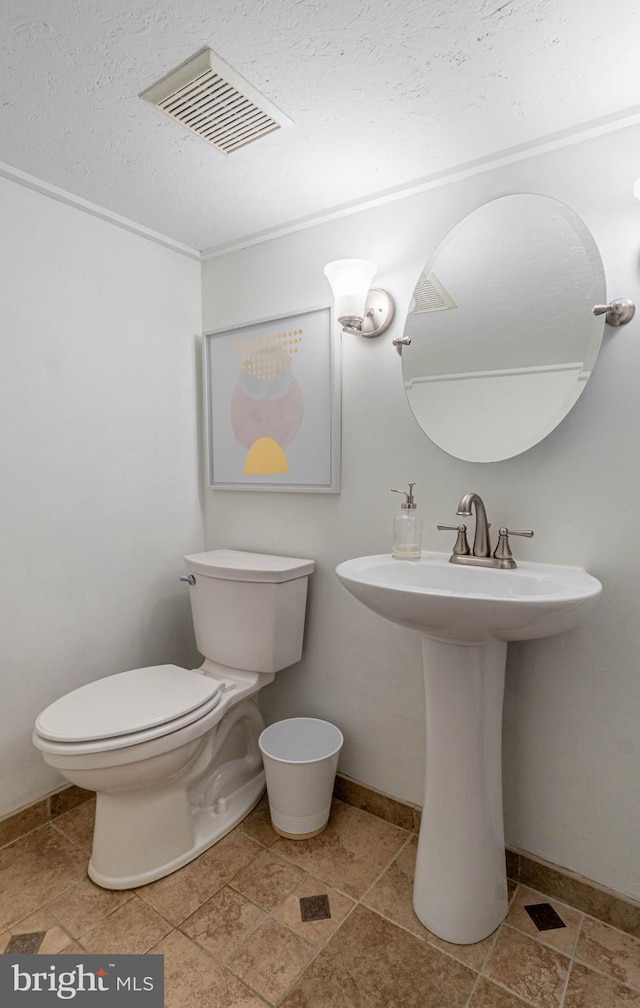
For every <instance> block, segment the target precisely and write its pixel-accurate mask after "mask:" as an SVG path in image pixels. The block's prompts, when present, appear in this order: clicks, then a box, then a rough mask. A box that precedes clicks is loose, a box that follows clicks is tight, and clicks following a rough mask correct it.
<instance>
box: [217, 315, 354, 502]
mask: <svg viewBox="0 0 640 1008" xmlns="http://www.w3.org/2000/svg"><path fill="white" fill-rule="evenodd" d="M335 329H337V327H334V326H333V325H332V318H331V309H330V308H312V309H309V310H307V311H301V312H298V313H296V314H295V315H287V316H284V317H276V318H269V319H264V320H262V321H258V322H251V323H249V324H247V325H240V326H235V327H234V328H232V329H225V330H221V331H217V332H209V333H206V334H205V337H204V375H205V409H206V431H207V471H208V477H209V486H211V487H214V488H215V489H216V490H271V491H279V492H282V491H293V492H297V493H338V492H339V491H340V375H339V354H338V348H339V333H338V334H337V335H336V333H335V331H334V330H335Z"/></svg>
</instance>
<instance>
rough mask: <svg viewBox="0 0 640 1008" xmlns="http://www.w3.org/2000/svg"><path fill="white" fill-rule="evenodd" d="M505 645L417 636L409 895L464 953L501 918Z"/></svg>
mask: <svg viewBox="0 0 640 1008" xmlns="http://www.w3.org/2000/svg"><path fill="white" fill-rule="evenodd" d="M506 654H507V645H506V643H505V642H503V641H496V642H490V643H487V644H463V643H455V642H451V641H444V640H436V639H434V638H430V637H422V657H423V664H424V677H425V700H426V721H427V723H426V746H427V759H426V772H425V794H424V803H423V809H422V824H421V828H420V838H419V842H418V856H417V862H416V872H415V881H414V890H413V905H414V909H415V912H416V914H417V916H418V917H419V919H420V920H421V921H422V923H423V924H424V926H425V927H426V928H428V929H429V931H431V932H433V934H435V935H437V936H438V937H439V938H443V939H444V940H445V941H448V942H454V943H456V944H460V945H466V944H472V943H473V942H477V941H481V940H482V939H483V938H486V937H487V935H489V934H491V932H492V931H494V930H495V929H496V928H497V927H498V925H499V924H501V923H502V921H503V920H504V918H505V917H506V915H507V908H508V903H507V879H506V871H505V854H504V826H503V816H502V702H503V696H504V671H505V660H506Z"/></svg>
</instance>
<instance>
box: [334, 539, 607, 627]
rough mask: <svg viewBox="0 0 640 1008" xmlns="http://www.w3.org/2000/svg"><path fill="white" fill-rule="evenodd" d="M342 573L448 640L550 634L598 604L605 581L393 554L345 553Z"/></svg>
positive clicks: (361, 593) (382, 605) (368, 598)
mask: <svg viewBox="0 0 640 1008" xmlns="http://www.w3.org/2000/svg"><path fill="white" fill-rule="evenodd" d="M336 574H337V575H338V577H339V578H340V580H341V581H342V583H343V585H344V586H345V588H347V589H348V590H349V591H350V592H351V594H352V595H355V597H356V598H357V599H358V601H359V602H362V604H363V605H365V606H367V607H368V608H369V609H372V610H373V612H375V613H378V615H379V616H384V617H385V618H386V619H388V620H392V622H394V623H400V624H402V626H406V627H409V628H410V629H411V630H417V631H418V632H419V633H422V634H427V635H428V636H431V637H437V638H439V639H441V640H451V641H460V642H462V641H467V642H474V643H475V642H483V641H492V640H501V641H517V640H531V639H533V638H536V637H550V636H552V635H553V634H558V633H564V632H565V631H566V630H571V629H573V628H574V627H576V626H577V625H578V624H579V623H580V622H581V621H582V619H583V618H584V617H585V616H586V615H587V613H589V612H590V611H591V610H592V609H593V608H595V606H596V604H597V602H598V597H599V595H600V593H601V592H602V585H601V584H600V582H599V581H598V580H597V579H596V578H594V577H592V576H591V575H590V574H587V572H586V571H584V570H582V568H580V567H563V566H559V565H556V564H539V563H520V564H519V565H518V567H517V568H516V569H515V570H493V569H491V568H486V567H472V566H464V565H457V564H451V563H449V557H448V554H446V553H429V552H424V553H423V554H422V556H421V558H420V559H419V560H395V559H394V558H393V557H391V556H390V555H389V554H382V555H380V556H366V557H357V558H356V559H355V560H345V561H344V562H343V563H341V564H339V565H338V567H337V568H336Z"/></svg>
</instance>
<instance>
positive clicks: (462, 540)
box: [436, 525, 471, 556]
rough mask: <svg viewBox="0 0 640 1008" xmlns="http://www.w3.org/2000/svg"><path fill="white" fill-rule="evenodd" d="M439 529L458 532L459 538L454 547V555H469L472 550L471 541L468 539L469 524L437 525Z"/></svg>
mask: <svg viewBox="0 0 640 1008" xmlns="http://www.w3.org/2000/svg"><path fill="white" fill-rule="evenodd" d="M436 528H437V529H440V531H441V532H445V531H446V532H457V533H458V538H457V539H456V543H455V546H454V547H453V555H454V556H469V555H470V553H471V550H470V549H469V543H468V541H467V526H466V525H436Z"/></svg>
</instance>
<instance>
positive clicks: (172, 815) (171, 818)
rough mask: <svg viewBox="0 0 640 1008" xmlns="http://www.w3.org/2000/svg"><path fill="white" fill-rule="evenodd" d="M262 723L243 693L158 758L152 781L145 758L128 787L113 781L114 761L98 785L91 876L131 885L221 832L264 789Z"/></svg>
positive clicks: (168, 868) (177, 864)
mask: <svg viewBox="0 0 640 1008" xmlns="http://www.w3.org/2000/svg"><path fill="white" fill-rule="evenodd" d="M263 727H264V722H263V720H262V716H261V714H260V711H259V710H258V707H257V705H256V704H255V702H254V700H253V699H246V700H244V701H243V702H241V703H239V704H237V705H235V706H234V707H233V708H232V709H231V710H228V711H227V712H226V713H225V715H224V717H223V718H221V720H220V722H219V723H218V724H217V725H216V726H215V728H214V729H213V730H211V731H208V732H207V733H206V734H205V735H203V736H202V737H200V738H196V739H193V740H191V741H188V742H186V744H185V745H184V746H182V747H181V748H180V749H176V750H172V751H171V752H169V753H166V754H164V756H160V757H158V759H159V760H160V764H159V766H160V769H161V770H162V771H163V773H162V774H159V775H158V777H157V779H156V780H154V779H153V777H152V774H151V771H152V770H153V766H152V763H151V761H150V760H148V761H146V762H144V763H138V764H133V765H132V767H131V771H132V772H131V775H130V777H129V780H128V786H124V784H123V783H122V782H121V783H120V784H119V785H118V779H120V771H121V770H122V768H121V767H117V768H116V771H117V773H116V774H114V777H113V781H114V782H115V783H111V786H108V787H104V788H103V789H100V790H98V789H96V792H97V793H96V817H95V825H94V831H93V849H92V854H91V859H90V861H89V867H88V872H89V877H90V878H91V879H92V880H93V881H94V882H95V883H96V884H97V885H99V886H102V888H103V889H133V888H135V887H137V886H142V885H146V884H148V883H149V882H154V881H155V880H156V879H159V878H163V877H164V876H165V875H170V874H171V873H172V872H174V871H177V869H178V868H182V867H183V866H184V865H186V864H188V863H189V862H190V861H193V859H194V858H196V857H198V855H199V854H202V853H203V852H204V851H206V850H207V849H208V848H209V847H212V846H213V845H214V844H215V843H217V841H218V840H221V839H222V837H224V836H226V834H227V833H229V832H230V830H232V829H233V828H234V826H237V824H238V823H239V822H241V820H242V819H244V817H245V816H246V815H248V814H249V812H251V810H252V809H253V808H254V807H255V805H257V803H258V802H259V801H260V799H261V797H262V795H263V794H264V792H265V777H264V769H263V767H262V756H261V754H260V750H259V748H258V741H257V740H258V736H259V734H260V731H261V730H262V728H263ZM165 759H166V760H171V761H172V762H171V763H170V764H167V763H166V762H163V760H165ZM136 767H139V768H140V772H137V771H136ZM165 774H166V776H165ZM69 776H70V774H69ZM76 779H77V778H76ZM108 780H109V781H110V782H111V778H108Z"/></svg>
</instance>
